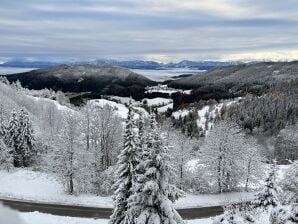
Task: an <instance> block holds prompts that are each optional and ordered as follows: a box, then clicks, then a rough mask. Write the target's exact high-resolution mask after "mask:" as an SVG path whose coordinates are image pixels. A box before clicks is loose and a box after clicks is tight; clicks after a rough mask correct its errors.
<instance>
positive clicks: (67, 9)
mask: <svg viewBox="0 0 298 224" xmlns="http://www.w3.org/2000/svg"><path fill="white" fill-rule="evenodd" d="M0 5H1V7H0V62H1V61H5V60H7V59H12V58H26V59H27V60H37V59H47V60H64V59H68V60H77V59H96V58H101V59H102V58H109V59H118V60H135V59H138V60H155V61H159V62H170V61H171V62H176V61H180V60H185V59H188V60H245V61H250V60H275V61H276V60H295V59H298V38H297V37H298V1H297V0H282V1H278V0H26V1H25V0H24V1H20V0H0Z"/></svg>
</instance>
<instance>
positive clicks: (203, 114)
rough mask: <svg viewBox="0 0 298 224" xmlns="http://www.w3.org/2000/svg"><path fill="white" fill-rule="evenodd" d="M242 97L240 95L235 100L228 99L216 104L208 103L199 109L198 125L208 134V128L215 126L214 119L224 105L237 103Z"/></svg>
mask: <svg viewBox="0 0 298 224" xmlns="http://www.w3.org/2000/svg"><path fill="white" fill-rule="evenodd" d="M239 99H241V98H240V97H239V98H237V99H235V100H228V101H224V102H221V103H218V104H215V105H211V106H209V105H206V106H204V107H203V108H202V109H200V110H198V116H199V118H198V119H197V126H198V128H200V129H201V130H202V131H203V132H205V131H206V134H208V130H210V129H211V128H212V127H213V124H214V123H213V122H212V121H213V119H214V118H216V112H217V113H219V112H220V111H221V109H222V107H223V106H226V107H229V106H230V105H232V104H233V103H236V102H238V101H239ZM206 121H208V127H207V128H208V130H206Z"/></svg>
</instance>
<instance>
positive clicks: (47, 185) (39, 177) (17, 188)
mask: <svg viewBox="0 0 298 224" xmlns="http://www.w3.org/2000/svg"><path fill="white" fill-rule="evenodd" d="M0 183H1V185H0V197H1V198H12V199H21V200H26V201H36V202H48V203H58V204H67V205H82V206H93V207H100V208H112V207H113V201H112V198H111V197H103V196H101V197H100V196H95V195H91V194H81V195H79V196H71V195H67V194H65V192H64V188H63V185H62V184H61V183H60V182H59V181H58V179H57V178H56V177H55V176H54V175H50V174H45V173H41V172H36V171H30V170H24V169H16V170H14V171H11V172H7V171H0ZM253 196H254V193H240V192H236V193H226V194H200V195H191V194H187V195H186V197H184V198H181V199H179V200H178V201H177V202H176V204H175V207H176V208H191V207H207V206H213V205H225V204H229V203H233V202H239V201H247V200H250V199H252V198H253Z"/></svg>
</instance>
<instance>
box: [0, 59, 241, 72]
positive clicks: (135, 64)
mask: <svg viewBox="0 0 298 224" xmlns="http://www.w3.org/2000/svg"><path fill="white" fill-rule="evenodd" d="M63 63H65V62H60V63H59V62H51V61H28V60H11V61H7V62H4V63H3V64H0V67H22V68H48V67H52V66H57V65H60V64H63ZM82 63H86V64H93V65H113V66H119V67H123V68H129V69H153V70H161V69H174V68H188V69H199V70H209V69H211V68H214V67H222V66H229V65H238V64H241V63H242V62H238V61H236V62H219V61H188V60H184V61H181V62H179V63H168V64H164V63H158V62H155V61H142V60H133V61H117V60H109V59H98V60H91V61H83V62H82V61H78V62H68V63H67V64H82Z"/></svg>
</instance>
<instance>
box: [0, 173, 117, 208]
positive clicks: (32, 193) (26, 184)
mask: <svg viewBox="0 0 298 224" xmlns="http://www.w3.org/2000/svg"><path fill="white" fill-rule="evenodd" d="M0 183H1V185H0V197H1V198H8V199H9V198H12V199H20V200H26V201H37V202H49V203H59V204H68V205H82V206H95V207H101V208H112V206H113V202H112V198H111V197H97V196H95V195H89V194H82V195H79V196H71V195H67V194H66V193H65V191H64V187H63V185H62V184H61V183H60V182H59V180H58V179H57V178H56V177H55V176H54V175H52V174H46V173H42V172H37V171H30V170H25V169H16V170H14V171H11V172H7V171H0Z"/></svg>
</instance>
